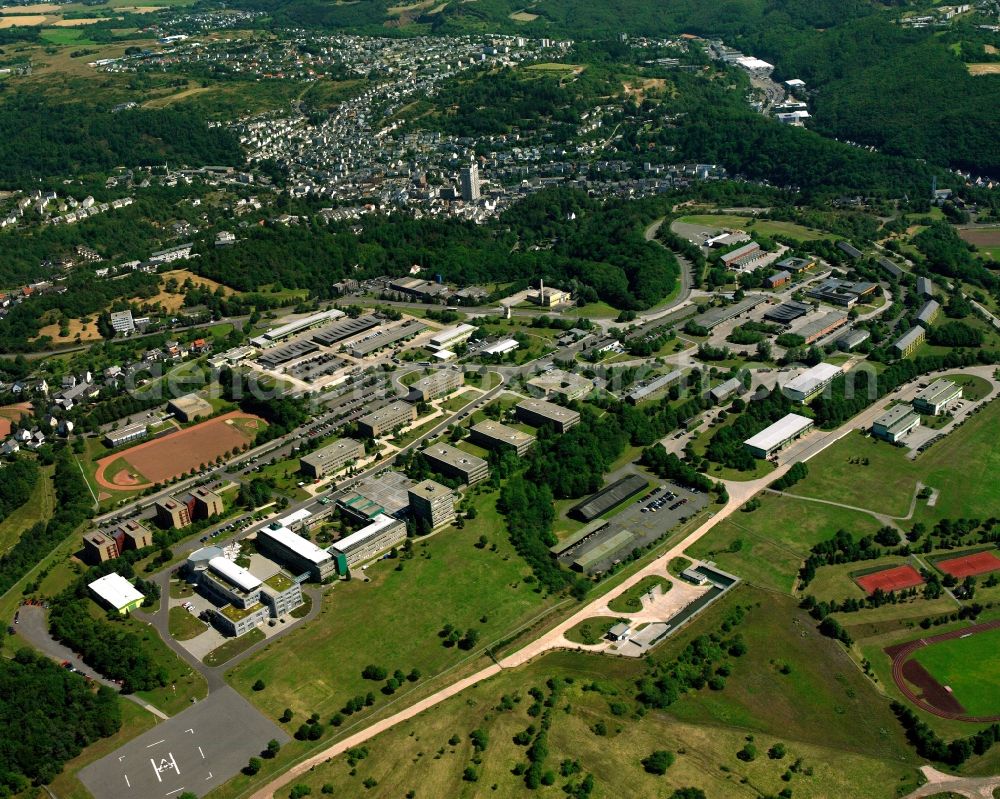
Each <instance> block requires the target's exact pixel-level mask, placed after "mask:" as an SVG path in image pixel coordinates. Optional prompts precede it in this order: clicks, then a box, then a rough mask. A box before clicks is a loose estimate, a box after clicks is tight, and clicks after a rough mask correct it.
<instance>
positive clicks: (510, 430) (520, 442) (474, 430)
mask: <svg viewBox="0 0 1000 799" xmlns="http://www.w3.org/2000/svg"><path fill="white" fill-rule="evenodd" d="M469 440H470V441H471V442H472V443H473V444H476V445H477V446H480V447H484V448H486V449H502V448H504V447H510V448H511V449H513V450H514V451H515V452H517V454H518V455H524V454H525V453H526V452H527V451H528V450H529V449H531V447H532V445H533V444H534V443H535V437H534V436H533V435H531V434H530V433H525V432H524V431H523V430H518V429H517V428H516V427H508V426H507V425H505V424H500V422H494V421H493V420H492V419H484V420H483V421H481V422H480V423H479V424H475V425H473V426H472V427H471V428H469Z"/></svg>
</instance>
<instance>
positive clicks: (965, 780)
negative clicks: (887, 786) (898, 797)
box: [903, 766, 1000, 799]
mask: <svg viewBox="0 0 1000 799" xmlns="http://www.w3.org/2000/svg"><path fill="white" fill-rule="evenodd" d="M920 770H921V771H922V772H923V774H924V777H926V778H927V782H926V783H925V784H924V785H921V786H920V787H919V788H917V790H915V791H914V792H913V793H911V794H907V795H906V796H904V797H903V799H921V797H924V796H933V795H934V794H939V793H946V792H948V791H951V792H952V793H957V794H961V795H962V796H968V797H969V799H993V791H994V789H995V788H998V787H1000V776H997V777H955V776H952V775H951V774H945V773H944V772H943V771H938V770H937V769H936V768H934V767H933V766H921V767H920Z"/></svg>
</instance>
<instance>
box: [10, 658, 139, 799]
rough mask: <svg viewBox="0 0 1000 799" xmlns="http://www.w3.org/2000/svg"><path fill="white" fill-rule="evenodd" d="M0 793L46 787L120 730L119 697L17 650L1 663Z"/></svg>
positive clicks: (45, 660)
mask: <svg viewBox="0 0 1000 799" xmlns="http://www.w3.org/2000/svg"><path fill="white" fill-rule="evenodd" d="M0 697H3V701H0V793H2V794H3V795H4V796H9V795H10V794H9V793H8V791H10V792H13V793H16V792H19V791H22V790H25V789H27V788H28V786H29V785H32V784H34V785H39V784H45V783H48V782H50V781H51V780H52V779H53V778H54V777H55V776H56V775H57V774H58V773H59V772H60V771H62V767H63V764H64V763H65V762H66V761H67V760H70V759H71V758H74V757H76V756H77V755H78V754H80V752H81V751H83V748H84V747H86V746H88V745H90V744H92V743H93V742H94V741H97V740H99V739H100V738H106V737H107V736H109V735H113V734H114V733H115V732H117V731H118V729H119V728H120V727H121V723H122V719H121V709H120V708H119V707H118V697H117V696H116V694H115V692H114V691H113V690H111V689H110V688H108V687H106V686H103V685H102V686H100V687H98V688H97V689H96V690H95V689H94V688H92V687H91V686H90V685H88V684H87V683H86V682H85V681H84V679H83V677H81V676H80V675H79V674H73V673H71V672H69V671H67V670H66V669H63V668H60V667H59V666H58V665H57V664H56V663H53V662H52V661H51V660H49V659H48V658H46V657H44V656H42V655H36V654H34V653H33V652H31V651H30V650H28V649H21V650H18V652H17V653H16V654H15V655H14V657H13V659H7V658H0Z"/></svg>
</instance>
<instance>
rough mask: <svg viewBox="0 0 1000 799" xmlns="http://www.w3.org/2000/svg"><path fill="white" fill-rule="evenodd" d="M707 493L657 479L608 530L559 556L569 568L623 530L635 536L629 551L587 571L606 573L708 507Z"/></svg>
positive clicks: (611, 553) (599, 532) (619, 552)
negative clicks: (630, 554) (634, 552)
mask: <svg viewBox="0 0 1000 799" xmlns="http://www.w3.org/2000/svg"><path fill="white" fill-rule="evenodd" d="M708 501H709V498H708V496H707V495H706V494H704V493H702V492H700V491H696V490H694V489H689V488H684V487H682V486H679V485H676V484H674V483H671V482H669V481H663V480H657V481H656V482H655V483H654V485H653V487H652V488H650V489H649V490H648V491H647V492H646V493H645V494H643V495H642V496H640V497H638V498H637V499H636V500H634V501H633V502H632V503H630V504H629V505H628V506H627V507H626V508H625V509H624V510H622V511H620V512H619V513H616V514H615V515H614V516H612V517H610V519H609V522H610V524H608V526H607V528H605V530H601V531H598V532H597V533H596V534H595V535H593V536H592V537H591V538H590V539H588V540H587V541H586V543H584V544H583V545H582V546H578V547H573V548H572V549H569V550H567V551H566V552H564V553H562V554H560V555H559V560H560V561H561V562H562V563H563V564H564V565H567V566H568V565H570V564H571V563H572V562H573V561H574V560H576V559H577V558H579V557H580V556H581V555H582V554H584V553H585V552H588V551H590V550H592V549H594V548H596V547H599V546H601V544H602V543H603V542H604V541H606V540H608V539H609V538H611V537H612V536H614V535H615V534H616V533H618V532H620V531H621V530H623V529H624V530H628V531H629V532H630V533H632V535H633V536H634V539H633V541H632V543H631V544H630V545H629V547H628V548H627V549H620V550H616V551H614V552H610V553H609V554H608V556H607V558H605V559H604V560H601V561H599V562H596V563H594V564H592V565H591V566H590V567H589V568H588V571H589V572H591V573H600V572H603V571H606V570H607V569H608V568H609V567H610V566H611V565H612V564H614V562H615V561H618V560H622V559H623V558H625V557H627V556H628V554H629V553H630V552H631V551H633V550H634V549H636V548H639V547H644V546H646V545H647V544H649V543H652V542H653V541H655V540H657V539H658V538H660V537H661V536H663V535H664V534H665V533H667V532H668V531H670V530H671V529H673V528H674V527H676V526H677V525H678V524H680V523H681V522H682V521H684V520H686V519H688V518H690V517H691V516H693V515H694V514H695V513H697V512H698V511H699V510H701V509H702V508H704V507H705V506H706V505H707V504H708Z"/></svg>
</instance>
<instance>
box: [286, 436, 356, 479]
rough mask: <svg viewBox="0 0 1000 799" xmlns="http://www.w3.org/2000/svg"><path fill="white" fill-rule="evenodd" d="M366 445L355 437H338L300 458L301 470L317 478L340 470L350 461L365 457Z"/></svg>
mask: <svg viewBox="0 0 1000 799" xmlns="http://www.w3.org/2000/svg"><path fill="white" fill-rule="evenodd" d="M364 454H365V447H364V445H363V444H362V443H361V442H360V441H355V440H354V439H353V438H338V439H337V440H336V441H334V442H333V443H332V444H329V445H327V446H325V447H322V448H321V449H318V450H316V451H315V452H310V453H309V454H308V455H303V456H302V457H301V458H299V470H300V471H301V472H302V473H303V474H306V475H308V476H309V477H313V478H315V479H319V478H320V477H326V476H327V475H328V474H335V473H336V472H339V471H340V470H341V469H343V468H344V466H346V465H347V463H348V462H349V461H358V460H360V459H361V458H363V457H364Z"/></svg>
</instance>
